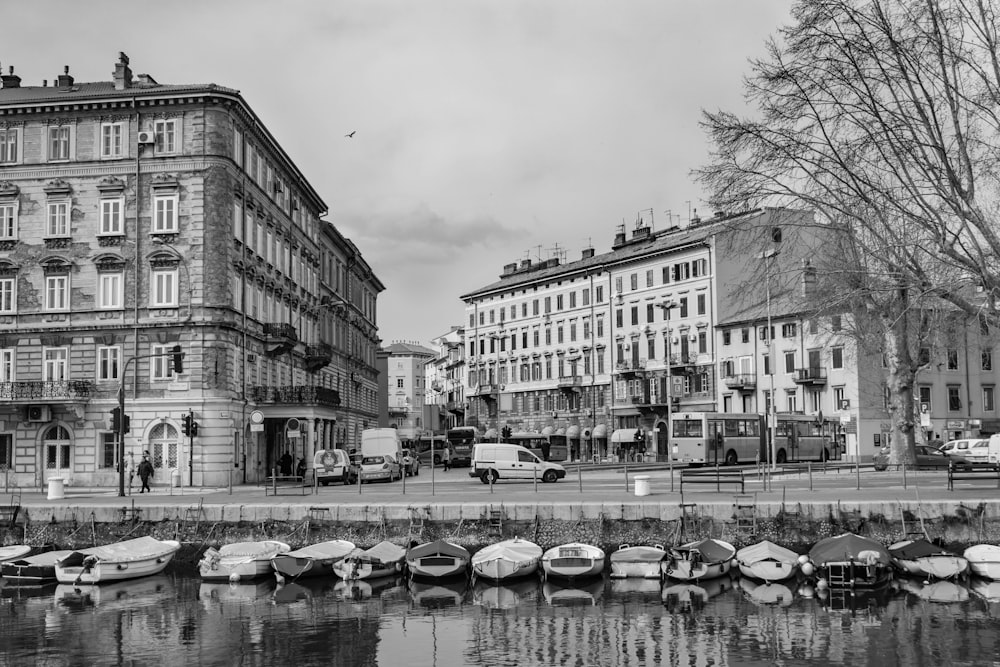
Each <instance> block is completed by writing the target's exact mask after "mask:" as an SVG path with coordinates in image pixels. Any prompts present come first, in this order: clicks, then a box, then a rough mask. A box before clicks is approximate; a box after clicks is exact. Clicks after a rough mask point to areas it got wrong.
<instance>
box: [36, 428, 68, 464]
mask: <svg viewBox="0 0 1000 667" xmlns="http://www.w3.org/2000/svg"><path fill="white" fill-rule="evenodd" d="M42 440H43V445H44V447H45V468H46V469H47V470H69V469H70V467H71V454H72V453H73V443H72V441H71V440H70V437H69V431H67V430H66V428H65V427H63V426H53V427H51V428H49V429H48V430H47V431H45V435H44V436H43V438H42Z"/></svg>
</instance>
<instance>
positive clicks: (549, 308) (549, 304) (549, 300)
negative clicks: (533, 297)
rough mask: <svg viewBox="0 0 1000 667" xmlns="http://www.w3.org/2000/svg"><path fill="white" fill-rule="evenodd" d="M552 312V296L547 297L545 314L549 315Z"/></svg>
mask: <svg viewBox="0 0 1000 667" xmlns="http://www.w3.org/2000/svg"><path fill="white" fill-rule="evenodd" d="M551 312H552V297H551V296H547V297H545V314H546V315H548V314H549V313H551Z"/></svg>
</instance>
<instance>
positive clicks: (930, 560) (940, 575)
mask: <svg viewBox="0 0 1000 667" xmlns="http://www.w3.org/2000/svg"><path fill="white" fill-rule="evenodd" d="M889 555H890V556H891V557H892V563H893V565H895V566H896V567H897V568H899V570H900V571H902V572H904V573H906V574H911V575H913V576H916V577H927V578H930V579H952V578H954V577H958V576H961V575H963V574H965V573H966V572H967V571H968V569H969V561H968V560H967V559H966V558H965V557H963V556H960V555H958V554H957V553H954V552H952V551H948V550H947V549H945V548H943V547H939V546H937V545H935V544H932V543H930V542H928V541H927V540H924V539H919V540H904V541H902V542H896V543H895V544H893V545H891V546H890V547H889Z"/></svg>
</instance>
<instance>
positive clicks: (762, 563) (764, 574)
mask: <svg viewBox="0 0 1000 667" xmlns="http://www.w3.org/2000/svg"><path fill="white" fill-rule="evenodd" d="M735 562H736V565H737V567H739V570H740V573H741V574H742V575H743V576H744V577H750V578H752V579H757V580H760V581H782V580H784V579H788V578H790V577H792V576H794V575H795V573H796V572H798V570H799V554H797V553H795V552H794V551H792V550H791V549H786V548H785V547H783V546H781V545H779V544H775V543H774V542H771V541H769V540H762V541H760V542H758V543H757V544H751V545H749V546H746V547H743V548H742V549H740V550H739V551H737V552H736V558H735Z"/></svg>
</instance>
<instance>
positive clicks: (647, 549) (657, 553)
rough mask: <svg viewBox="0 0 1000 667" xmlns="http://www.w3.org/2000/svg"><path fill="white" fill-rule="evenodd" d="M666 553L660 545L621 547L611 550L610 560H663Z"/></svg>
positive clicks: (652, 561)
mask: <svg viewBox="0 0 1000 667" xmlns="http://www.w3.org/2000/svg"><path fill="white" fill-rule="evenodd" d="M665 555H667V552H666V551H664V550H663V549H662V548H661V547H651V546H644V545H640V546H635V547H621V548H620V549H618V550H617V551H613V552H611V562H613V563H621V562H628V563H655V562H657V561H661V560H663V557H664V556H665Z"/></svg>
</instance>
